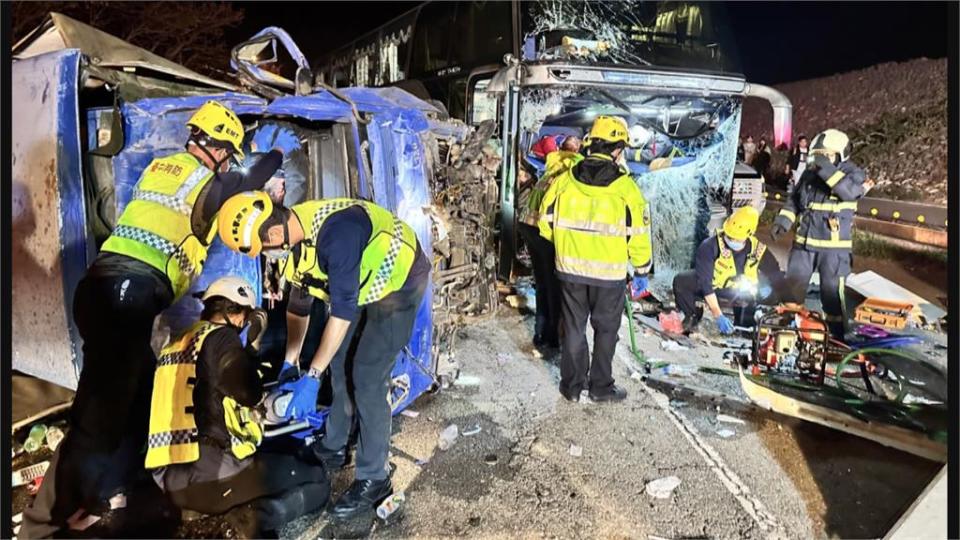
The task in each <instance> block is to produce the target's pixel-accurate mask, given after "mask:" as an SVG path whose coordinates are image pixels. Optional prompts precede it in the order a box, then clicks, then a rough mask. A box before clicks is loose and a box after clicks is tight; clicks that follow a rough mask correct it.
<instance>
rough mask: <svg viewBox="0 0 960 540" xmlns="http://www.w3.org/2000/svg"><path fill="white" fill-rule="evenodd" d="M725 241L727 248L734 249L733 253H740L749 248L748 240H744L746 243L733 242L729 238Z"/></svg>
mask: <svg viewBox="0 0 960 540" xmlns="http://www.w3.org/2000/svg"><path fill="white" fill-rule="evenodd" d="M723 241H724V242H726V244H727V247H728V248H730V249H732V250H733V251H740V250H741V249H743V248H745V247H746V246H747V241H746V240H744V241H742V242H737V241H736V240H731V239H729V238H724V239H723Z"/></svg>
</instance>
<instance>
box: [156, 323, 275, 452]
mask: <svg viewBox="0 0 960 540" xmlns="http://www.w3.org/2000/svg"><path fill="white" fill-rule="evenodd" d="M220 327H221V325H218V324H214V323H211V322H208V321H198V322H196V323H194V325H193V326H191V327H190V328H189V329H188V330H187V331H186V332H184V333H183V334H182V335H181V336H180V337H179V338H177V339H176V340H174V341H172V342H171V343H170V344H168V345H167V346H166V347H164V348H163V350H162V351H160V358H158V359H157V370H156V372H155V373H154V376H153V396H152V398H151V401H150V431H149V435H148V437H147V458H146V463H145V465H146V467H147V468H148V469H154V468H157V467H164V466H167V465H173V464H177V463H192V462H194V461H196V460H198V459H199V458H200V445H199V438H200V434H199V432H198V431H197V422H196V420H195V418H194V415H193V414H194V395H193V392H194V387H195V386H196V384H197V360H198V359H199V358H200V351H201V350H202V349H203V342H204V341H205V340H206V338H207V336H208V335H210V332H212V331H214V330H216V329H217V328H220ZM223 412H224V423H225V424H226V426H227V432H228V433H229V434H230V450H231V451H232V452H233V455H234V456H236V458H237V459H244V458H246V457H248V456H250V455H252V454H253V453H254V452H256V450H257V446H259V445H260V441H261V440H262V439H263V429H262V427H261V426H260V423H259V419H258V418H257V417H256V414H255V413H254V412H253V410H251V409H249V408H247V407H243V406H242V405H239V404H238V403H237V402H236V401H235V400H233V398H230V397H229V396H226V397H224V398H223Z"/></svg>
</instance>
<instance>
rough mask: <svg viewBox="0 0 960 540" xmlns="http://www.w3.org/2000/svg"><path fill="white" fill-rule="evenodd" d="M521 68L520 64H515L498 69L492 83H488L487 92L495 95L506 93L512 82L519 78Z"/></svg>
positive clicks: (491, 80)
mask: <svg viewBox="0 0 960 540" xmlns="http://www.w3.org/2000/svg"><path fill="white" fill-rule="evenodd" d="M519 70H520V65H519V64H514V65H511V66H507V67H505V68H503V69H501V70H500V71H498V72H497V73H496V74H494V76H493V78H492V79H490V84H489V85H487V92H489V93H491V94H495V95H501V94H504V93H506V91H507V87H508V86H509V85H510V82H511V81H517V80H518V77H517V76H518V74H519Z"/></svg>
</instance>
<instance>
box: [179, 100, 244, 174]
mask: <svg viewBox="0 0 960 540" xmlns="http://www.w3.org/2000/svg"><path fill="white" fill-rule="evenodd" d="M187 125H188V126H191V127H195V128H197V129H198V130H200V131H201V132H203V134H205V135H206V136H208V137H210V138H211V139H214V140H216V141H220V142H223V143H227V145H228V146H229V147H230V149H231V150H233V152H234V153H235V154H236V156H237V159H238V160H241V161H242V160H243V151H242V150H241V149H240V147H241V145H242V144H243V124H242V123H241V122H240V119H239V118H238V117H237V115H236V114H235V113H234V112H233V111H231V110H230V109H229V108H227V107H226V106H225V105H223V104H222V103H220V102H218V101H208V102H206V103H204V104H203V106H201V107H200V108H199V109H197V112H195V113H193V116H191V117H190V120H188V121H187Z"/></svg>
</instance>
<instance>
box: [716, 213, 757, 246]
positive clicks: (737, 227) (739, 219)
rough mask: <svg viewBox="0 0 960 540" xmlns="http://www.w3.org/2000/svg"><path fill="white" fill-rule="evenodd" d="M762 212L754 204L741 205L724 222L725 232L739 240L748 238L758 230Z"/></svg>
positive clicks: (729, 236) (731, 237)
mask: <svg viewBox="0 0 960 540" xmlns="http://www.w3.org/2000/svg"><path fill="white" fill-rule="evenodd" d="M759 222H760V213H759V212H757V209H756V208H754V207H752V206H741V207H740V208H737V209H736V211H734V213H733V214H730V217H728V218H727V220H726V221H724V222H723V234H724V235H726V237H727V238H729V239H731V240H735V241H737V242H740V241H743V240H746V239H747V238H749V237H750V236H751V235H753V233H754V232H756V230H757V223H759Z"/></svg>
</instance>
